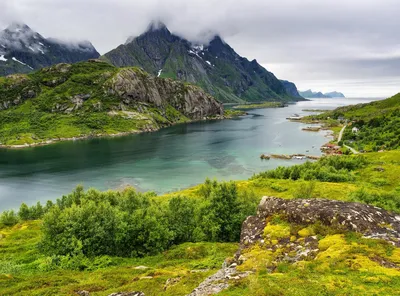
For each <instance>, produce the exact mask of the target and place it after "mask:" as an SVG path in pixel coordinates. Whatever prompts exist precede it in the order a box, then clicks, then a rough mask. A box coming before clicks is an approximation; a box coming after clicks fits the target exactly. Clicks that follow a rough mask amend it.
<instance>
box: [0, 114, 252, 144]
mask: <svg viewBox="0 0 400 296" xmlns="http://www.w3.org/2000/svg"><path fill="white" fill-rule="evenodd" d="M245 115H246V114H243V115H238V116H220V117H219V116H217V117H212V118H203V119H198V120H190V121H187V122H174V123H172V124H170V125H168V126H163V127H157V128H156V127H154V128H147V129H143V130H134V131H127V132H119V133H114V134H101V133H100V134H89V135H83V136H82V135H81V136H76V137H71V138H53V139H48V140H44V141H42V142H36V143H31V144H28V143H25V144H18V145H4V144H0V149H12V150H13V149H16V150H19V149H24V148H34V147H40V146H48V145H52V144H57V143H60V142H68V141H73V142H75V141H83V140H89V139H101V138H115V137H123V136H129V135H135V134H142V133H152V132H156V131H159V130H161V129H163V128H168V127H171V126H175V125H178V124H188V123H195V122H202V121H212V120H225V119H233V118H237V117H240V116H245Z"/></svg>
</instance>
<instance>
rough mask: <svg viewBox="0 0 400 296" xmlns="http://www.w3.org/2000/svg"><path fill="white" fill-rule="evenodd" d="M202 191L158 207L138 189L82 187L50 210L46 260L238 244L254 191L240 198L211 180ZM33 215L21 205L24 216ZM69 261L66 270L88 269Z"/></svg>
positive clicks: (43, 247) (227, 186) (252, 205)
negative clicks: (199, 197) (192, 245)
mask: <svg viewBox="0 0 400 296" xmlns="http://www.w3.org/2000/svg"><path fill="white" fill-rule="evenodd" d="M200 190H201V192H203V193H204V194H206V195H207V196H205V198H204V199H202V200H197V199H191V198H187V197H182V196H180V197H174V198H172V199H170V200H169V201H168V202H162V203H160V202H157V201H155V200H154V199H153V198H152V197H153V196H154V194H153V193H146V194H142V193H138V192H136V191H135V190H134V189H127V190H125V191H123V192H99V191H96V190H88V191H86V192H85V191H84V190H83V188H82V187H81V186H79V187H77V189H76V190H75V191H74V192H73V193H71V194H69V195H67V196H63V197H62V198H61V199H58V200H57V202H56V204H54V205H53V204H49V205H48V206H46V211H47V213H46V214H45V215H44V217H43V226H42V232H43V236H42V240H41V243H40V249H41V250H42V252H43V253H45V254H47V255H48V256H70V257H71V258H72V257H79V256H81V257H82V256H83V257H88V258H92V257H95V256H102V255H109V256H122V257H137V256H145V255H148V254H156V253H159V252H161V251H163V250H166V249H168V248H169V247H170V246H172V245H176V244H181V243H184V242H196V241H219V242H234V241H238V240H239V236H240V230H241V224H242V222H243V220H244V219H245V218H246V217H247V216H249V215H252V214H254V213H255V209H256V206H257V204H258V198H257V197H256V195H255V194H254V193H253V192H251V191H248V192H246V191H245V192H244V193H243V194H241V195H239V194H238V192H237V188H236V184H235V183H233V182H231V183H217V182H215V181H213V182H211V181H209V180H208V181H206V182H205V184H204V185H203V187H202V189H200ZM30 215H31V212H30V211H29V209H28V210H27V206H26V205H22V206H21V213H20V216H21V217H24V219H27V218H29V217H30ZM83 257H82V258H83ZM63 258H64V257H63ZM63 260H67V259H65V258H64V259H63ZM67 261H68V264H71V266H69V267H68V268H77V269H80V268H84V269H87V268H89V267H85V266H84V265H85V264H83V263H82V264H83V266H75V265H74V264H75V263H74V262H75V261H74V260H72V259H68V260H67ZM84 261H85V260H83V259H82V262H84ZM63 262H64V261H63ZM60 264H61V265H63V264H64V263H62V262H61V263H60ZM65 264H67V263H65ZM65 264H64V265H65ZM73 266H74V267H73Z"/></svg>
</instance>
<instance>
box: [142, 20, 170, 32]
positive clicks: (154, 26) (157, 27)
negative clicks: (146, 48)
mask: <svg viewBox="0 0 400 296" xmlns="http://www.w3.org/2000/svg"><path fill="white" fill-rule="evenodd" d="M155 31H168V32H169V30H168V28H167V26H166V25H165V24H164V23H163V22H162V21H160V20H153V21H151V22H150V24H149V25H148V26H147V30H146V32H155Z"/></svg>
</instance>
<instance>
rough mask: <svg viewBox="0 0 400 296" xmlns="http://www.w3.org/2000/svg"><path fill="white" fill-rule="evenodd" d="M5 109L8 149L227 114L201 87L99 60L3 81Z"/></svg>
mask: <svg viewBox="0 0 400 296" xmlns="http://www.w3.org/2000/svg"><path fill="white" fill-rule="evenodd" d="M0 110H1V111H0V123H1V124H0V142H1V143H2V144H3V145H19V144H22V145H28V144H35V143H43V142H46V141H49V140H54V139H60V138H61V139H62V138H72V137H86V136H89V135H91V136H96V135H107V134H116V133H129V132H139V131H143V130H154V129H158V128H160V127H163V126H168V125H171V124H174V123H177V122H187V121H190V120H201V119H205V118H209V117H218V116H222V115H223V108H222V106H221V104H219V103H218V102H217V101H216V100H215V99H214V98H213V97H211V96H210V95H209V94H207V93H205V92H204V91H203V90H202V89H200V88H199V87H197V86H192V85H189V84H185V83H183V82H180V81H173V80H171V79H163V78H157V77H153V76H151V75H149V74H148V73H146V72H144V71H142V70H140V69H138V68H122V69H120V68H116V67H114V66H112V65H110V64H108V63H105V62H102V61H99V60H90V61H89V62H81V63H77V64H58V65H55V66H52V67H50V68H44V69H42V70H40V71H38V72H35V73H32V74H28V75H21V74H15V75H10V76H7V77H4V78H0Z"/></svg>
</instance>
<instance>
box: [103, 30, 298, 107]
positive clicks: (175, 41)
mask: <svg viewBox="0 0 400 296" xmlns="http://www.w3.org/2000/svg"><path fill="white" fill-rule="evenodd" d="M102 59H104V60H106V61H108V62H110V63H111V64H113V65H115V66H118V67H121V66H138V67H141V68H143V69H144V70H145V71H146V72H148V73H151V74H153V75H157V76H160V77H169V78H173V79H179V80H183V81H187V82H190V83H193V84H197V85H199V86H201V87H202V88H203V89H204V90H206V91H207V92H208V93H210V94H211V95H213V96H214V97H215V98H217V99H218V100H220V101H222V102H243V101H251V102H255V101H290V100H296V98H298V97H292V96H291V95H289V94H288V93H287V92H286V90H285V87H284V86H283V85H282V83H281V82H280V81H279V80H278V79H277V78H276V77H275V75H274V74H273V73H271V72H268V71H267V70H266V69H264V68H263V67H262V66H261V65H260V64H259V63H258V62H257V61H256V60H253V61H249V60H248V59H246V58H244V57H241V56H239V55H238V54H237V53H236V52H235V51H234V49H233V48H231V47H230V46H229V45H228V44H227V43H225V42H224V41H223V40H222V39H221V37H219V36H215V37H214V38H213V39H212V40H211V41H210V42H209V43H208V44H192V43H191V42H189V41H187V40H185V39H183V38H180V37H179V36H177V35H174V34H172V33H171V32H170V31H169V30H168V29H167V27H166V26H165V25H163V24H152V25H151V26H149V28H148V30H147V31H146V32H145V33H143V34H142V35H140V36H138V37H136V38H130V39H128V40H127V42H126V43H125V44H123V45H120V46H119V47H117V48H116V49H114V50H112V51H110V52H108V53H106V54H105V55H104V56H103V57H102Z"/></svg>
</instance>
